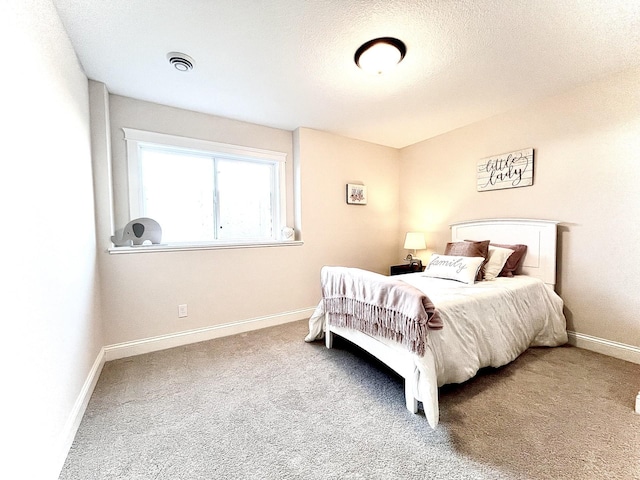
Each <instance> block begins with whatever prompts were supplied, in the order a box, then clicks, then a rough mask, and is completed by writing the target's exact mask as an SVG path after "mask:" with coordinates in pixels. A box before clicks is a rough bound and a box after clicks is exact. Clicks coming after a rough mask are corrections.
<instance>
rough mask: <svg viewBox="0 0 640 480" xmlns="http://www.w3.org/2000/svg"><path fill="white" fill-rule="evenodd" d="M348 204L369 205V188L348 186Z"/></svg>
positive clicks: (350, 184) (349, 184)
mask: <svg viewBox="0 0 640 480" xmlns="http://www.w3.org/2000/svg"><path fill="white" fill-rule="evenodd" d="M347 203H349V204H352V205H366V204H367V187H366V186H364V185H355V184H352V183H348V184H347Z"/></svg>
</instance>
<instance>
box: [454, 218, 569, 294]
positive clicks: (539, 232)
mask: <svg viewBox="0 0 640 480" xmlns="http://www.w3.org/2000/svg"><path fill="white" fill-rule="evenodd" d="M557 229H558V222H555V221H551V220H531V219H526V218H496V219H487V220H472V221H468V222H457V223H453V224H451V240H452V241H461V240H491V243H507V244H516V243H521V244H524V245H526V246H527V253H526V255H525V258H524V262H523V263H522V268H521V272H520V273H523V274H525V275H530V276H532V277H537V278H539V279H541V280H542V281H543V282H544V283H546V284H548V285H549V286H551V287H552V288H554V289H555V285H556V240H557Z"/></svg>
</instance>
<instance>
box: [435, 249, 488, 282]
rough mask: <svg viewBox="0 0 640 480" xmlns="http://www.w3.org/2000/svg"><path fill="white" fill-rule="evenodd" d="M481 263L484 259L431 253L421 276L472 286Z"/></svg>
mask: <svg viewBox="0 0 640 480" xmlns="http://www.w3.org/2000/svg"><path fill="white" fill-rule="evenodd" d="M483 262H484V257H463V256H460V255H458V256H452V255H439V254H437V253H433V254H431V258H430V259H429V263H428V264H427V266H426V268H425V269H424V273H423V275H424V276H426V277H434V278H445V279H447V280H456V281H458V282H463V283H468V284H473V283H474V281H475V279H476V276H477V274H478V272H479V271H480V267H481V265H482V263H483Z"/></svg>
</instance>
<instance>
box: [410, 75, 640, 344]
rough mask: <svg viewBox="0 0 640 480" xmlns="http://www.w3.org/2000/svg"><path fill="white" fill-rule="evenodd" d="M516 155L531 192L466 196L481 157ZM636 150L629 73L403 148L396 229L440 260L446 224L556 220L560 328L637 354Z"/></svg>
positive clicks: (636, 92)
mask: <svg viewBox="0 0 640 480" xmlns="http://www.w3.org/2000/svg"><path fill="white" fill-rule="evenodd" d="M526 147H533V148H534V149H535V172H534V175H535V177H534V185H533V186H531V187H524V188H517V189H510V190H499V191H493V192H482V193H479V192H476V186H475V170H474V169H475V165H476V162H477V161H478V160H479V159H481V158H484V157H487V156H491V155H494V154H499V153H504V152H509V151H512V150H518V149H521V148H526ZM639 151H640V70H632V71H628V72H625V73H622V74H619V75H616V76H614V77H611V78H607V79H604V80H601V81H599V82H596V83H593V84H589V85H585V86H583V87H581V88H578V89H576V90H573V91H570V92H567V93H566V94H563V95H559V96H556V97H553V98H548V99H545V100H543V101H540V102H537V103H535V104H533V105H529V106H527V107H526V108H522V109H520V110H518V111H514V112H510V113H507V114H504V115H499V116H496V117H493V118H490V119H488V120H485V121H482V122H478V123H475V124H473V125H469V126H467V127H464V128H460V129H458V130H455V131H452V132H449V133H447V134H444V135H441V136H438V137H435V138H432V139H430V140H426V141H424V142H421V143H418V144H415V145H412V146H410V147H407V148H405V149H403V150H402V151H401V165H402V166H401V185H402V189H401V225H402V228H403V229H411V230H414V229H415V230H423V231H425V232H427V246H428V248H429V250H431V251H439V252H442V251H443V249H444V246H445V243H446V241H447V240H448V238H449V228H448V225H449V224H450V223H451V222H454V221H459V220H468V219H476V218H488V217H531V218H543V219H552V220H558V221H560V222H561V227H560V236H559V241H560V243H559V249H560V252H559V254H560V258H559V279H558V286H557V289H558V292H559V293H560V295H561V296H562V297H563V298H564V300H565V305H566V308H565V312H566V315H567V320H568V327H569V329H570V330H573V331H577V332H580V333H582V334H586V335H591V336H595V337H600V338H602V339H607V340H611V341H616V342H621V343H625V344H629V345H633V346H640V323H639V322H638V319H637V312H638V311H640V295H639V294H638V292H639V291H640V277H638V275H637V272H636V270H637V266H638V265H640V250H639V249H638V248H636V245H637V244H638V243H639V242H640V228H639V227H638V220H639V219H640V193H639V190H638V187H637V181H638V178H640V163H639V162H638V152H639ZM425 256H426V255H425Z"/></svg>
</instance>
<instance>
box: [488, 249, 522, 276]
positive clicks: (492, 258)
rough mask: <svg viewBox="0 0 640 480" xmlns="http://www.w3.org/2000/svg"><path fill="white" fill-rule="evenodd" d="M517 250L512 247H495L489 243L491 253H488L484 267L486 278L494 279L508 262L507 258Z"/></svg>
mask: <svg viewBox="0 0 640 480" xmlns="http://www.w3.org/2000/svg"><path fill="white" fill-rule="evenodd" d="M513 252H515V250H511V249H510V248H502V247H494V246H493V245H489V255H487V263H485V264H484V267H483V269H482V271H483V275H484V279H485V280H493V279H494V278H496V277H497V276H498V274H499V273H500V272H501V271H502V267H504V264H505V263H507V259H508V258H509V257H510V256H511V254H512V253H513Z"/></svg>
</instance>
